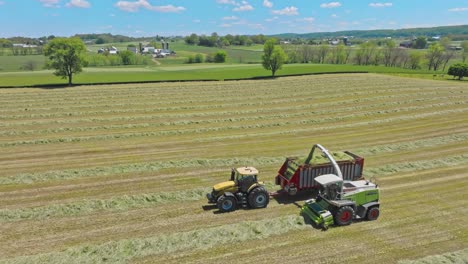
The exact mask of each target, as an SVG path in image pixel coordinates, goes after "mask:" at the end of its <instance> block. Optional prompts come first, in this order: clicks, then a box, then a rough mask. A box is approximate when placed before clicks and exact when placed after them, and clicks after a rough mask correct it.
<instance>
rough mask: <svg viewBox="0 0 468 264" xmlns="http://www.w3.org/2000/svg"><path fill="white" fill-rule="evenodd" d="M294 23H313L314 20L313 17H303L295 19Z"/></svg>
mask: <svg viewBox="0 0 468 264" xmlns="http://www.w3.org/2000/svg"><path fill="white" fill-rule="evenodd" d="M296 21H302V22H308V23H312V22H314V21H315V18H313V17H304V18H299V19H296Z"/></svg>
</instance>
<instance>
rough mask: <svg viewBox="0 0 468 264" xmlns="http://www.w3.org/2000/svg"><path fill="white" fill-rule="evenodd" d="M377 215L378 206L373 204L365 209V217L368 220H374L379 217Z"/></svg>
mask: <svg viewBox="0 0 468 264" xmlns="http://www.w3.org/2000/svg"><path fill="white" fill-rule="evenodd" d="M379 215H380V209H379V207H377V206H375V207H372V208H370V209H369V210H368V211H367V215H366V219H367V220H369V221H374V220H377V218H379Z"/></svg>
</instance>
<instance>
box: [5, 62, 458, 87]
mask: <svg viewBox="0 0 468 264" xmlns="http://www.w3.org/2000/svg"><path fill="white" fill-rule="evenodd" d="M336 72H371V73H386V74H394V75H402V76H406V77H408V76H409V77H411V76H413V77H417V78H426V79H434V78H436V79H451V77H450V76H448V75H444V76H443V77H441V76H442V75H441V74H437V75H436V77H434V72H432V71H426V70H409V69H402V68H395V67H384V66H357V65H332V64H289V65H284V66H283V69H282V70H280V71H278V72H277V76H288V75H301V74H316V73H336ZM270 76H271V72H270V71H267V70H265V69H263V67H262V66H261V65H259V64H216V63H207V64H184V65H180V64H179V65H172V66H132V67H108V68H104V67H96V68H86V69H84V72H83V73H80V74H77V75H75V77H74V79H73V80H74V81H73V83H74V84H99V83H129V82H153V81H187V80H232V79H249V78H268V77H270ZM0 78H1V82H0V87H12V86H13V87H22V86H37V85H42V86H47V85H60V84H63V85H66V84H67V80H65V79H61V78H59V77H56V76H54V75H53V74H52V71H34V72H8V73H1V72H0Z"/></svg>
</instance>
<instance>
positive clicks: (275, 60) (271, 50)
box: [262, 39, 288, 76]
mask: <svg viewBox="0 0 468 264" xmlns="http://www.w3.org/2000/svg"><path fill="white" fill-rule="evenodd" d="M275 44H276V39H269V40H267V41H266V42H265V44H264V45H263V55H262V65H263V68H265V70H271V76H275V73H276V71H278V70H280V69H281V67H282V66H283V64H284V63H285V62H286V60H287V59H288V57H287V56H286V53H284V51H283V48H281V47H280V46H275Z"/></svg>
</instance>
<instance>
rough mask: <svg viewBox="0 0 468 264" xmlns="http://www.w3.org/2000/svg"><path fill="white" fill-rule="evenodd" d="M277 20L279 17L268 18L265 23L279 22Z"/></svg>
mask: <svg viewBox="0 0 468 264" xmlns="http://www.w3.org/2000/svg"><path fill="white" fill-rule="evenodd" d="M277 19H278V17H277V16H275V17H272V18H267V19H265V21H266V22H272V21H275V20H277Z"/></svg>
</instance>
